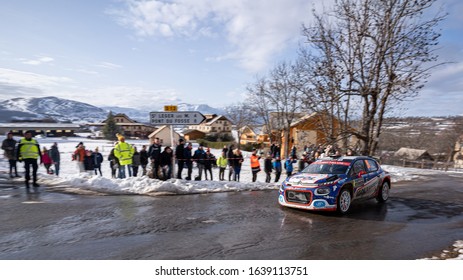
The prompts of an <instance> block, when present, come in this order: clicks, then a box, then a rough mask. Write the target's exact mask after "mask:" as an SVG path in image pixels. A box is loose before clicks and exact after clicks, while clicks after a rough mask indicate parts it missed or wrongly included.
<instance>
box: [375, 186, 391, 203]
mask: <svg viewBox="0 0 463 280" xmlns="http://www.w3.org/2000/svg"><path fill="white" fill-rule="evenodd" d="M390 189H391V188H390V187H389V183H388V182H384V183H383V185H382V186H381V189H380V190H379V192H378V196H377V197H376V200H377V201H378V202H385V201H386V200H387V199H388V198H389V190H390Z"/></svg>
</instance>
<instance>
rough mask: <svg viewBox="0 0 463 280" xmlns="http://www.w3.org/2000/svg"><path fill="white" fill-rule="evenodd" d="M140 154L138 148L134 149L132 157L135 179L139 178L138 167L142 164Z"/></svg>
mask: <svg viewBox="0 0 463 280" xmlns="http://www.w3.org/2000/svg"><path fill="white" fill-rule="evenodd" d="M140 158H141V157H140V153H139V152H138V151H137V147H135V146H134V147H133V156H132V171H133V177H137V175H138V167H139V166H140V164H141V160H140Z"/></svg>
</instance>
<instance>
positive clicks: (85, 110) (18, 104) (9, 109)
mask: <svg viewBox="0 0 463 280" xmlns="http://www.w3.org/2000/svg"><path fill="white" fill-rule="evenodd" d="M0 112H1V114H2V121H4V122H12V121H29V120H43V119H49V120H54V121H57V122H73V123H85V122H93V121H95V120H101V119H104V118H106V116H107V114H108V113H107V112H106V111H105V110H103V109H101V108H98V107H96V106H93V105H90V104H87V103H83V102H78V101H73V100H68V99H62V98H57V97H53V96H48V97H40V98H13V99H9V100H5V101H2V102H0Z"/></svg>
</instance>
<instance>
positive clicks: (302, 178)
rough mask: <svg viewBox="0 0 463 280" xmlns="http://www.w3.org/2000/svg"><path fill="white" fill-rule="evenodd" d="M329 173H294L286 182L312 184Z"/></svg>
mask: <svg viewBox="0 0 463 280" xmlns="http://www.w3.org/2000/svg"><path fill="white" fill-rule="evenodd" d="M329 176H330V175H329V174H309V173H303V174H296V175H294V176H292V177H291V178H289V179H288V181H287V182H288V183H291V184H295V185H305V184H314V183H316V182H318V181H320V180H322V179H326V178H328V177H329Z"/></svg>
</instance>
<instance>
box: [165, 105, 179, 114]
mask: <svg viewBox="0 0 463 280" xmlns="http://www.w3.org/2000/svg"><path fill="white" fill-rule="evenodd" d="M177 110H178V108H177V105H166V106H164V112H177Z"/></svg>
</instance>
